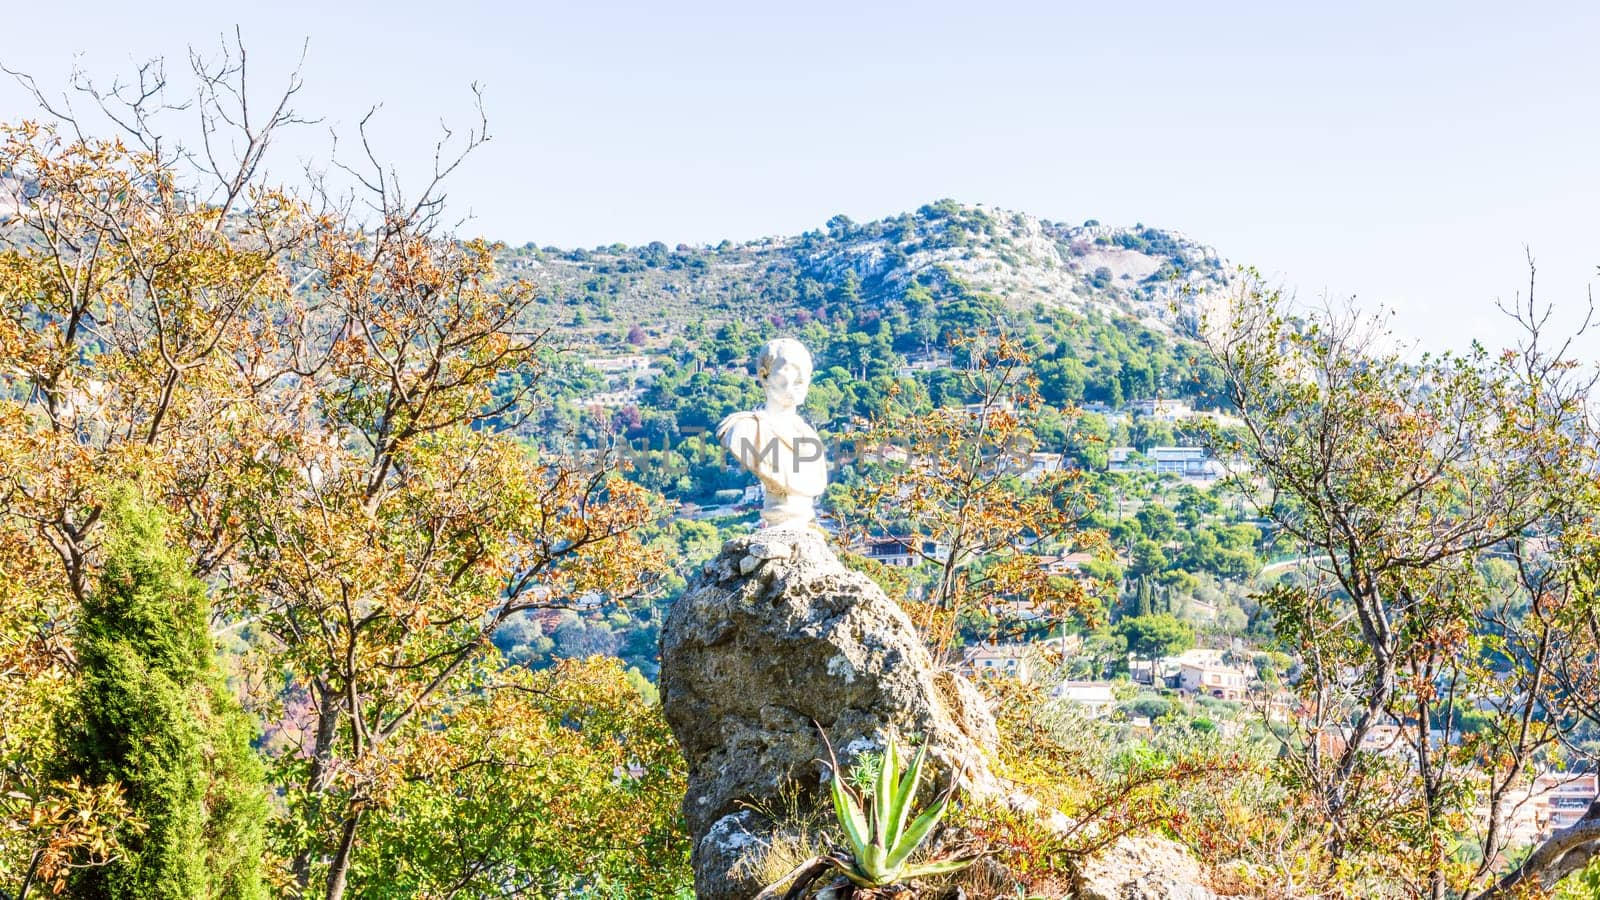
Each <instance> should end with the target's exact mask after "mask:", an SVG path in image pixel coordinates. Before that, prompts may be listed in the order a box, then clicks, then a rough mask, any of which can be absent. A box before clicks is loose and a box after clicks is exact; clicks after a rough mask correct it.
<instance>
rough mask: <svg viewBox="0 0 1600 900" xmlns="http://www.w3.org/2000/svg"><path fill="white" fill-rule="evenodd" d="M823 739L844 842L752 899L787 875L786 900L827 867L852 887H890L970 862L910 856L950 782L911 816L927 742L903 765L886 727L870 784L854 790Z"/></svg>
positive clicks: (939, 812)
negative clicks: (842, 845) (880, 751)
mask: <svg viewBox="0 0 1600 900" xmlns="http://www.w3.org/2000/svg"><path fill="white" fill-rule="evenodd" d="M818 730H819V731H820V730H821V728H820V727H819V728H818ZM822 739H823V743H824V744H825V745H826V746H827V748H828V765H829V768H830V769H831V770H832V778H831V779H830V780H831V781H832V792H833V811H834V814H835V816H836V817H837V818H838V822H839V828H840V830H841V831H843V832H844V836H845V840H846V842H847V843H848V844H849V846H848V847H847V848H844V849H843V850H841V851H839V852H835V853H832V854H829V855H826V856H819V857H815V858H814V859H811V860H808V861H807V862H806V863H804V864H802V865H801V866H800V867H799V868H797V869H795V870H794V871H793V872H791V873H789V875H787V876H785V877H784V878H783V879H781V880H780V881H779V882H778V883H777V884H774V885H772V886H771V887H769V888H767V889H766V890H765V891H762V892H761V894H760V895H758V898H757V900H766V898H771V897H777V896H778V893H777V889H778V888H779V887H780V886H781V885H783V884H784V883H786V882H790V881H791V879H794V881H793V882H792V883H791V884H790V888H789V891H788V892H787V893H785V894H784V895H783V896H784V897H785V898H786V900H787V898H794V897H799V896H802V895H803V893H804V890H805V888H806V886H807V885H808V884H809V883H810V882H811V881H813V880H815V879H816V878H818V877H820V876H821V875H823V874H825V873H826V872H828V871H829V870H834V871H837V872H838V873H839V874H841V875H843V876H844V877H845V879H847V880H848V881H849V882H850V884H852V885H854V886H856V887H860V888H867V889H873V888H884V887H890V886H893V885H897V884H900V883H901V882H903V881H906V880H909V879H913V878H925V877H927V876H930V875H943V874H946V873H948V872H954V871H957V870H958V869H961V868H964V867H966V866H968V865H970V864H971V863H972V860H971V859H940V860H926V861H921V862H917V863H912V862H911V861H910V860H911V857H912V856H913V855H914V854H915V853H916V852H917V850H918V849H919V848H920V847H922V845H923V844H925V843H926V842H927V840H928V838H929V836H930V835H932V833H933V829H934V828H935V827H937V826H938V824H939V821H940V820H941V819H943V818H944V814H945V810H946V809H948V808H949V806H950V798H951V795H952V793H953V792H954V787H955V786H954V785H951V790H950V791H946V792H945V793H944V794H943V795H942V796H941V797H940V798H939V799H938V800H937V801H935V802H934V804H933V805H932V806H930V807H929V808H927V809H925V810H923V811H922V812H921V813H920V814H918V815H917V816H916V817H914V818H913V817H912V816H911V804H912V801H913V800H914V799H915V798H916V795H917V787H918V786H919V784H920V783H921V780H922V768H923V764H924V763H925V762H926V761H927V758H928V745H927V744H926V743H924V744H923V745H922V746H921V747H919V748H918V749H917V752H916V755H915V756H913V757H912V759H911V765H910V766H909V767H904V766H903V760H902V759H901V758H900V748H899V746H898V745H897V744H896V742H895V738H894V734H893V733H891V734H890V735H889V737H888V739H887V740H886V741H885V747H884V750H883V754H882V755H881V756H880V757H879V758H878V760H877V766H876V767H875V769H876V770H875V771H872V772H871V775H870V776H869V777H868V778H867V779H866V780H867V781H868V782H869V784H868V785H867V786H865V787H864V788H863V789H862V790H861V791H857V789H856V788H854V787H851V786H850V785H849V784H847V783H846V782H847V781H848V780H849V779H847V778H846V777H845V773H844V771H843V770H842V769H840V768H839V760H838V758H837V757H836V756H834V753H833V745H832V744H831V743H829V742H828V736H827V734H826V733H824V734H823V736H822ZM870 768H872V767H869V769H870ZM846 851H848V852H846Z"/></svg>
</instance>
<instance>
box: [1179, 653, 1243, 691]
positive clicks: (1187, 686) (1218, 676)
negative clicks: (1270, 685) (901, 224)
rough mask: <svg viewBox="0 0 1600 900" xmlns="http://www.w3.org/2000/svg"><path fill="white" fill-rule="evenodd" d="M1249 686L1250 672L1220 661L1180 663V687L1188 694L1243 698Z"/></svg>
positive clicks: (1187, 661)
mask: <svg viewBox="0 0 1600 900" xmlns="http://www.w3.org/2000/svg"><path fill="white" fill-rule="evenodd" d="M1249 686H1250V673H1249V672H1247V671H1245V670H1244V669H1241V668H1236V667H1234V666H1227V665H1223V664H1222V663H1221V662H1220V661H1218V662H1211V661H1209V660H1195V661H1190V660H1185V661H1184V662H1182V663H1180V664H1179V665H1178V689H1179V690H1181V691H1183V692H1184V693H1186V694H1194V695H1197V696H1206V697H1215V698H1216V699H1218V700H1243V699H1244V697H1245V692H1246V690H1247V689H1248V688H1249Z"/></svg>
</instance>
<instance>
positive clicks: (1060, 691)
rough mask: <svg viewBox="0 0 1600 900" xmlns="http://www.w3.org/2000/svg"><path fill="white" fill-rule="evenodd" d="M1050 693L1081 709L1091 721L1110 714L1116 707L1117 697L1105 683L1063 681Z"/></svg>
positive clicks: (1107, 683) (1108, 684) (1109, 685)
mask: <svg viewBox="0 0 1600 900" xmlns="http://www.w3.org/2000/svg"><path fill="white" fill-rule="evenodd" d="M1051 693H1052V694H1053V695H1054V696H1055V697H1056V698H1057V699H1060V700H1065V701H1067V702H1068V703H1072V704H1075V705H1077V706H1081V707H1083V709H1084V711H1085V712H1087V713H1088V714H1089V717H1090V718H1093V719H1098V718H1101V717H1103V716H1106V715H1108V714H1110V712H1111V710H1112V709H1113V708H1115V707H1116V705H1117V697H1116V695H1115V694H1113V693H1112V692H1111V683H1110V682H1107V681H1063V682H1062V683H1060V684H1058V685H1056V687H1055V689H1054V690H1053V691H1051Z"/></svg>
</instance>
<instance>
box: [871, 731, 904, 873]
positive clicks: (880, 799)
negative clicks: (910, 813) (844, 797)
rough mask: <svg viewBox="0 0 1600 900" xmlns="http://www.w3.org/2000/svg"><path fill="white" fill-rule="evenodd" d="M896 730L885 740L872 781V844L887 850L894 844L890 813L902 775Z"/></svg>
mask: <svg viewBox="0 0 1600 900" xmlns="http://www.w3.org/2000/svg"><path fill="white" fill-rule="evenodd" d="M896 756H897V754H896V753H895V746H894V732H892V731H891V732H889V739H888V740H887V741H885V742H884V747H883V756H882V758H880V759H879V760H878V777H877V778H875V779H873V782H872V826H873V827H872V845H873V846H874V847H876V848H877V849H879V850H883V851H885V854H887V849H888V848H889V847H890V846H892V845H893V844H894V838H893V837H892V836H891V834H890V831H889V813H890V810H891V808H892V807H893V805H894V783H895V779H897V778H899V777H900V761H899V760H898V759H897V758H896Z"/></svg>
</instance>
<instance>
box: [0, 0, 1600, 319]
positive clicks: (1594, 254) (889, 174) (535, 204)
mask: <svg viewBox="0 0 1600 900" xmlns="http://www.w3.org/2000/svg"><path fill="white" fill-rule="evenodd" d="M152 9H155V10H159V12H158V13H156V14H154V15H152V14H151V13H150V10H152ZM63 17H65V18H66V19H67V21H65V22H63ZM236 21H237V22H238V24H240V25H242V26H243V28H244V32H245V37H246V42H247V44H248V46H249V47H250V49H251V52H252V54H253V55H254V58H255V59H256V60H258V61H259V62H260V64H261V66H262V68H263V69H264V70H271V71H263V72H262V80H261V82H259V84H260V86H261V87H262V88H263V89H264V88H265V87H267V86H268V84H267V78H268V76H269V75H271V74H274V73H281V72H282V71H283V70H284V68H285V67H286V66H287V65H289V64H290V63H291V61H292V59H293V58H294V57H295V56H297V55H298V51H299V46H300V42H301V40H302V39H303V38H306V37H309V38H310V51H309V59H308V61H307V65H306V76H307V87H306V90H305V92H304V94H303V100H302V102H301V103H300V107H301V108H302V109H304V110H305V111H307V112H312V113H315V114H318V115H322V116H325V117H326V118H327V120H328V124H331V125H334V126H337V127H340V128H341V129H344V130H345V131H347V132H348V131H349V130H350V129H351V128H352V127H353V124H354V122H355V120H356V119H358V118H359V116H360V114H361V112H362V111H364V110H365V108H366V106H367V105H368V104H370V103H372V102H377V101H381V102H382V103H383V104H384V108H383V110H382V112H381V114H380V115H381V119H380V121H381V124H382V127H381V128H380V130H379V134H380V137H381V139H382V140H383V143H384V144H385V145H386V146H388V147H390V148H392V149H393V151H394V153H395V155H396V156H397V157H399V158H400V159H401V160H402V161H406V162H408V163H410V164H418V163H420V159H421V157H420V155H419V153H418V151H420V150H421V149H422V148H424V147H425V146H427V145H428V144H429V143H430V142H431V136H432V134H433V132H434V129H435V128H436V125H437V122H438V120H439V119H440V118H441V117H443V118H445V119H446V120H448V121H450V122H451V123H453V124H463V125H464V124H466V123H467V122H468V120H469V118H470V117H469V115H468V111H469V100H470V94H469V92H468V85H469V83H471V82H473V81H478V82H481V83H482V84H483V86H484V89H485V92H486V97H487V103H488V110H489V114H490V118H491V133H492V135H493V141H492V142H491V144H490V145H489V146H487V147H486V148H484V150H483V151H482V152H481V153H480V154H478V155H477V156H476V157H475V158H474V159H473V160H472V161H471V162H470V163H469V165H468V167H467V168H466V169H465V170H464V171H462V172H461V173H460V175H459V177H457V178H456V179H455V181H454V182H453V190H452V196H453V197H454V199H455V200H456V201H457V204H458V208H465V207H470V209H471V211H472V213H473V214H474V216H475V220H474V221H473V223H472V224H471V225H470V226H469V228H470V229H471V230H476V231H480V232H482V233H484V234H486V235H489V236H492V237H496V238H501V239H505V240H508V241H513V242H521V241H526V240H533V241H537V242H539V243H540V244H559V245H583V246H593V245H595V244H600V243H610V242H612V241H623V242H626V243H630V244H637V243H643V242H647V241H650V240H663V241H667V242H668V243H677V242H680V241H683V242H714V241H718V240H721V239H722V238H733V239H743V238H755V237H760V236H764V235H772V234H792V233H797V232H799V231H803V230H805V229H807V228H813V227H816V226H818V225H820V224H821V223H822V222H824V221H825V220H826V219H827V218H828V217H829V216H831V215H833V214H835V213H841V212H842V213H845V214H847V215H849V216H851V217H852V218H855V219H858V220H865V219H871V218H876V217H880V216H884V215H890V214H894V213H897V212H901V211H904V210H907V209H911V208H915V207H917V206H919V205H921V204H923V203H926V202H928V201H930V200H934V199H938V198H941V197H953V198H955V199H957V200H961V201H966V202H982V203H989V204H995V205H999V206H1003V207H1007V208H1012V209H1021V210H1025V211H1027V212H1031V213H1035V214H1037V215H1041V216H1044V217H1047V218H1052V219H1059V220H1065V221H1081V220H1083V219H1086V218H1090V217H1093V218H1098V219H1101V220H1102V221H1105V222H1107V223H1124V224H1131V223H1134V222H1144V223H1146V224H1150V225H1155V226H1160V227H1168V228H1176V229H1179V230H1182V231H1184V232H1186V233H1188V234H1190V235H1191V236H1193V237H1195V238H1196V239H1198V240H1201V241H1203V242H1205V243H1208V244H1211V245H1213V246H1215V247H1216V248H1217V249H1218V250H1219V251H1220V252H1221V253H1222V254H1223V255H1224V256H1226V257H1228V258H1229V259H1231V260H1233V261H1235V262H1241V263H1251V264H1254V265H1256V266H1258V267H1259V268H1261V269H1262V270H1263V271H1265V272H1266V273H1268V274H1269V275H1272V276H1275V277H1277V278H1280V279H1281V280H1282V281H1283V282H1284V283H1285V284H1286V285H1288V286H1290V287H1292V288H1293V289H1295V290H1296V291H1297V292H1298V294H1299V296H1300V297H1301V299H1303V300H1314V299H1317V298H1319V297H1321V296H1322V295H1323V294H1324V293H1327V294H1330V295H1333V296H1336V297H1342V296H1346V295H1351V294H1354V295H1356V296H1357V297H1358V299H1359V300H1360V302H1361V303H1362V304H1363V305H1369V306H1370V305H1375V304H1379V303H1385V304H1390V305H1392V306H1394V307H1395V308H1396V309H1397V311H1398V313H1397V329H1398V330H1399V331H1400V332H1402V333H1404V334H1408V335H1414V336H1417V337H1419V338H1422V339H1423V340H1424V341H1425V342H1427V343H1428V344H1432V345H1436V346H1446V345H1457V344H1459V343H1460V342H1463V341H1465V340H1466V339H1467V338H1469V337H1479V338H1482V339H1485V340H1487V341H1489V342H1491V343H1493V342H1495V341H1496V340H1497V338H1499V337H1502V336H1503V335H1504V333H1505V327H1504V325H1503V322H1502V320H1501V319H1500V318H1499V317H1498V314H1497V313H1495V312H1494V308H1493V301H1494V299H1495V298H1496V297H1505V298H1509V297H1510V296H1511V295H1513V294H1514V293H1515V292H1517V291H1518V290H1520V289H1522V288H1523V286H1524V285H1525V282H1526V269H1525V266H1524V263H1523V245H1524V244H1526V245H1528V246H1530V247H1531V248H1532V250H1533V252H1534V254H1535V256H1536V257H1537V258H1538V261H1539V264H1540V278H1541V293H1542V295H1543V296H1544V297H1545V298H1546V299H1548V300H1551V301H1554V302H1556V303H1557V304H1558V309H1560V310H1563V311H1573V310H1576V309H1578V308H1579V307H1581V306H1582V305H1583V303H1584V297H1585V294H1586V291H1587V288H1588V285H1589V283H1590V281H1591V280H1593V278H1594V274H1595V272H1596V266H1597V265H1600V217H1597V215H1596V212H1597V210H1600V167H1597V165H1596V159H1597V150H1600V140H1597V139H1600V102H1597V101H1600V52H1597V47H1596V42H1597V40H1600V4H1593V3H1579V2H1568V3H1548V4H1541V3H1519V4H1510V3H1504V2H1500V3H1494V4H1488V3H1427V4H1421V3H1417V4H1400V3H1382V4H1379V3H1360V2H1347V3H1340V4H1309V3H1293V2H1281V0H1279V2H1254V3H1229V4H1222V3H1210V4H1202V3H1193V2H1187V3H1169V2H1143V3H1114V2H1097V3H1094V4H1087V3H1079V2H1057V3H1016V2H996V0H991V2H981V3H962V4H948V3H923V4H873V3H866V2H854V3H833V2H814V3H804V4H772V3H759V2H744V3H708V2H688V0H685V2H678V3H660V4H643V3H633V4H630V3H560V4H558V3H544V2H527V3H516V4H513V3H490V2H471V0H459V2H455V3H429V4H422V3H414V2H406V0H395V2H389V3H381V4H379V3H365V2H363V3H350V2H334V0H325V2H321V3H308V2H302V0H294V2H282V3H276V4H272V9H271V11H270V12H262V11H257V10H256V9H254V8H252V9H248V10H246V9H244V8H243V7H241V6H231V5H229V4H219V3H216V2H215V0H209V2H189V0H183V2H167V3H155V4H125V3H110V2H103V0H90V2H76V3H72V4H58V5H52V4H40V3H30V4H27V5H26V6H24V7H22V8H21V9H20V10H11V11H8V12H7V29H6V30H7V32H8V34H7V37H6V39H5V40H4V41H3V42H0V61H3V62H4V63H6V64H7V65H9V66H11V67H15V68H23V69H26V70H28V71H31V72H33V73H35V74H37V75H38V76H40V78H41V79H43V80H45V81H47V82H52V81H53V82H55V83H58V84H59V83H60V82H61V81H62V80H63V78H64V76H65V73H66V71H67V70H68V68H69V66H70V64H71V59H72V56H73V54H74V53H81V54H82V57H81V59H82V62H83V65H84V66H85V67H86V68H88V69H89V70H91V71H93V72H100V73H106V72H112V71H116V70H119V69H124V68H126V67H127V66H128V64H129V63H130V62H131V61H132V60H134V59H135V58H144V57H147V56H151V55H156V54H163V53H164V54H167V55H168V56H169V57H171V58H173V59H179V58H181V54H182V52H183V48H184V46H185V45H186V44H190V43H195V44H201V45H209V44H211V43H212V42H214V41H215V40H216V38H217V35H218V34H219V33H220V32H222V31H224V30H227V31H231V29H232V26H233V24H234V23H235V22H236ZM25 112H27V105H26V104H25V102H24V98H23V97H22V95H21V94H20V92H19V91H18V90H17V89H16V88H15V87H14V86H13V85H11V84H10V83H5V84H0V118H7V119H13V118H16V117H18V116H19V115H21V114H23V113H25ZM280 149H281V151H282V155H281V156H280V157H279V162H278V165H279V167H280V168H281V169H283V170H284V171H286V172H287V171H288V169H289V168H291V167H292V165H293V162H294V159H295V158H296V157H299V156H306V155H313V154H322V153H323V152H325V149H326V131H325V129H323V128H319V129H315V130H308V131H306V132H303V133H302V134H301V135H299V136H298V137H297V138H295V139H293V140H291V141H286V142H285V143H284V145H283V146H282V147H281V148H280Z"/></svg>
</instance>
